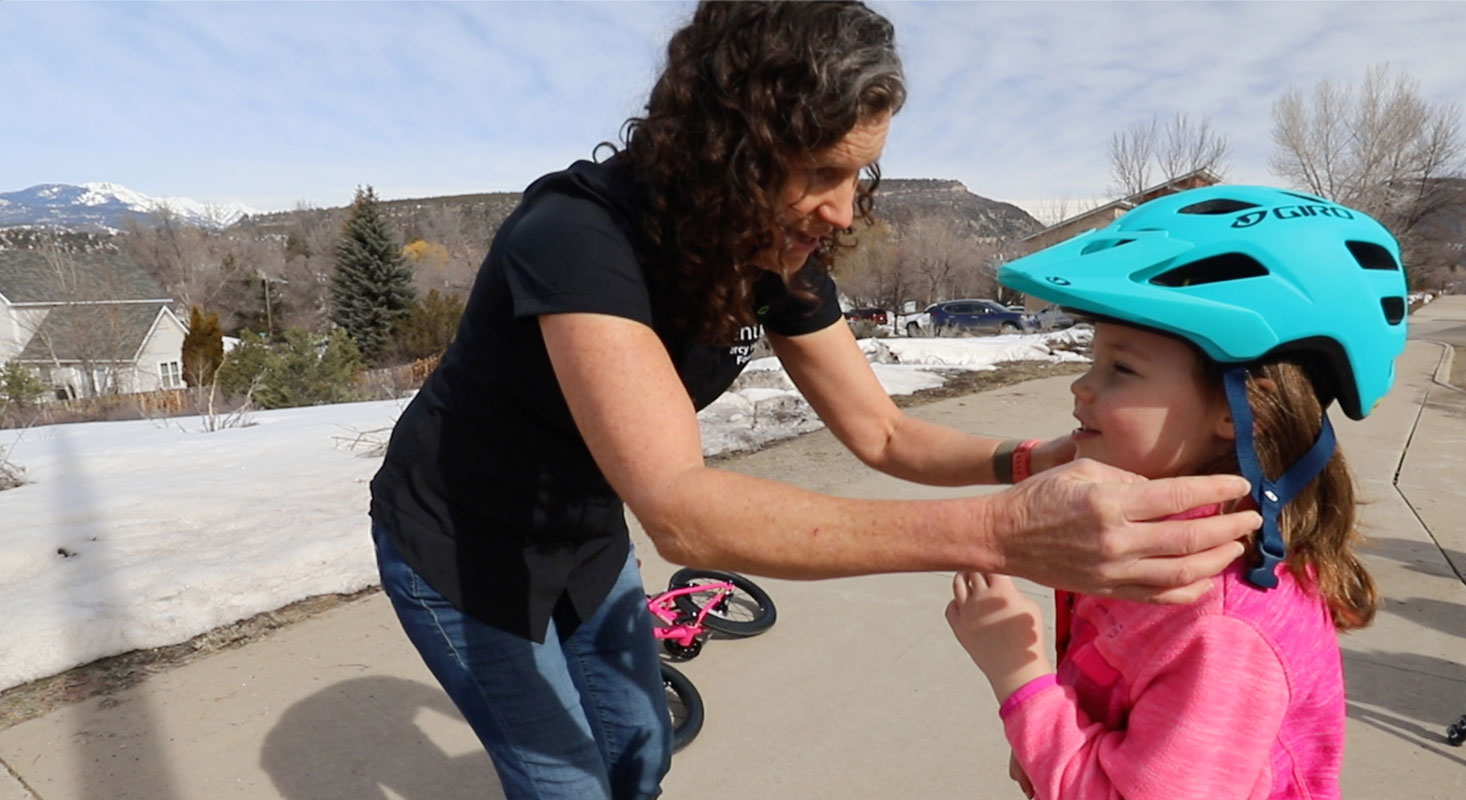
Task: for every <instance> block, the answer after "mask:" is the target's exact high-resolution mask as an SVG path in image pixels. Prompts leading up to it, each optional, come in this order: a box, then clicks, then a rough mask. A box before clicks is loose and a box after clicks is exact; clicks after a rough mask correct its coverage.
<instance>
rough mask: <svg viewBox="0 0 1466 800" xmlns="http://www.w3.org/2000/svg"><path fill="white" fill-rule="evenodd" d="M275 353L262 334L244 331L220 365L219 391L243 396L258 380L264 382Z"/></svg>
mask: <svg viewBox="0 0 1466 800" xmlns="http://www.w3.org/2000/svg"><path fill="white" fill-rule="evenodd" d="M273 359H274V354H273V353H271V352H270V343H269V342H267V341H265V337H264V336H263V335H262V334H259V333H255V332H254V331H242V332H241V333H240V335H239V344H236V345H235V346H234V349H232V350H230V351H229V357H228V358H226V359H224V363H223V364H220V365H219V391H221V392H223V393H224V395H225V396H226V397H235V398H243V397H244V396H245V395H246V394H247V393H248V392H249V391H250V388H251V387H256V386H257V382H258V383H263V382H264V378H265V374H266V373H267V372H268V371H269V369H270V364H271V361H272V360H273Z"/></svg>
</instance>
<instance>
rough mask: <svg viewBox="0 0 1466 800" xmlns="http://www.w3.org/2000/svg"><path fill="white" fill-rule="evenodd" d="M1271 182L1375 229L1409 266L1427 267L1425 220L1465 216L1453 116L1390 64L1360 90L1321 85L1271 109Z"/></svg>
mask: <svg viewBox="0 0 1466 800" xmlns="http://www.w3.org/2000/svg"><path fill="white" fill-rule="evenodd" d="M1273 142H1274V143H1275V144H1276V145H1277V151H1276V152H1275V153H1274V155H1273V157H1272V159H1271V166H1272V170H1273V172H1274V174H1276V175H1278V176H1279V177H1281V178H1283V179H1285V180H1287V181H1288V182H1290V183H1292V184H1293V185H1294V186H1296V187H1298V188H1301V189H1305V190H1307V191H1310V192H1313V193H1314V194H1317V195H1320V196H1322V197H1325V198H1327V199H1329V200H1333V201H1335V202H1338V203H1342V204H1344V205H1347V206H1349V207H1351V208H1357V209H1359V210H1360V211H1363V212H1365V213H1366V214H1369V215H1371V216H1373V217H1375V218H1376V219H1379V220H1380V221H1381V222H1383V223H1384V224H1385V225H1386V226H1388V227H1389V228H1390V229H1391V231H1392V232H1393V233H1394V234H1395V236H1397V237H1398V238H1399V239H1400V243H1401V245H1402V246H1403V247H1404V248H1405V250H1406V262H1407V265H1415V266H1418V267H1420V268H1422V269H1428V268H1429V267H1431V266H1433V264H1432V263H1431V262H1432V261H1433V260H1434V258H1435V257H1434V256H1432V253H1434V252H1435V251H1437V250H1439V248H1433V247H1432V246H1431V245H1430V242H1431V239H1432V238H1433V234H1432V233H1431V230H1432V228H1435V227H1440V226H1432V225H1430V224H1427V223H1428V221H1429V220H1431V219H1432V218H1436V217H1439V216H1443V215H1454V214H1460V213H1466V183H1463V181H1461V180H1459V178H1460V177H1461V176H1462V175H1463V171H1466V161H1463V153H1466V149H1463V141H1462V138H1461V111H1460V108H1459V107H1458V106H1457V105H1456V104H1454V103H1440V104H1434V103H1431V102H1429V101H1427V100H1426V99H1425V98H1424V97H1422V96H1421V94H1420V89H1419V82H1418V81H1416V80H1415V79H1414V78H1413V77H1411V76H1409V75H1406V74H1403V73H1399V74H1397V73H1394V72H1393V71H1392V70H1391V68H1390V66H1389V65H1388V64H1376V65H1374V66H1372V67H1370V68H1369V69H1368V70H1366V71H1365V74H1364V82H1363V83H1362V84H1360V85H1359V86H1358V87H1352V86H1341V85H1339V84H1336V83H1334V82H1333V81H1331V80H1329V79H1327V78H1324V79H1322V80H1320V81H1319V82H1318V83H1317V84H1316V85H1315V87H1314V90H1313V94H1312V96H1311V98H1310V97H1306V96H1305V95H1304V93H1303V91H1302V90H1300V89H1299V88H1297V87H1290V88H1289V89H1288V90H1287V91H1285V92H1284V93H1283V95H1282V96H1281V97H1279V98H1278V99H1277V100H1276V101H1275V102H1274V103H1273Z"/></svg>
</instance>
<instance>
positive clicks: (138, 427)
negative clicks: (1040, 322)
mask: <svg viewBox="0 0 1466 800" xmlns="http://www.w3.org/2000/svg"><path fill="white" fill-rule="evenodd" d="M1090 334H1091V332H1090V330H1089V329H1088V328H1079V329H1070V330H1068V331H1062V332H1058V333H1053V334H1046V335H1044V334H1036V335H1026V336H1016V335H1015V336H995V337H987V338H970V339H901V338H896V339H867V340H864V341H862V342H861V346H862V348H863V349H864V350H865V352H866V354H867V356H868V357H869V358H870V359H871V361H872V365H873V368H874V369H875V372H876V376H877V377H878V378H879V379H880V381H881V383H882V385H883V386H884V387H885V388H886V390H887V391H888V392H889V393H891V394H909V393H911V392H914V391H917V390H919V389H923V388H927V387H932V386H937V385H940V384H941V382H942V380H943V378H942V377H941V376H940V375H939V374H937V373H936V372H933V369H934V368H940V369H993V368H994V365H995V364H997V363H998V362H1002V361H1011V360H1044V361H1082V360H1084V358H1083V357H1082V356H1079V355H1077V354H1076V353H1074V352H1070V351H1068V350H1064V349H1054V348H1063V347H1066V346H1073V345H1079V344H1084V343H1086V342H1087V341H1088V337H1089V336H1090ZM406 403H407V401H406V400H390V401H382V402H371V403H349V404H340V405H331V406H315V407H311V408H293V409H280V410H275V411H263V412H254V413H252V414H250V415H249V416H248V417H247V418H246V419H245V420H244V421H245V423H246V424H245V426H243V427H230V428H224V429H221V430H214V431H212V432H205V430H206V427H207V426H206V425H205V420H202V419H200V418H199V417H178V418H173V419H166V420H162V419H160V420H136V421H128V422H90V423H76V424H69V425H53V426H45V427H37V428H31V429H28V430H0V461H8V462H9V463H10V464H11V465H13V466H18V467H21V468H23V470H24V473H23V478H24V480H25V481H26V483H24V484H23V485H21V486H19V487H17V488H14V489H9V490H6V491H0V536H3V537H4V540H5V545H4V547H3V548H0V619H3V620H5V622H4V624H3V625H0V689H5V688H9V687H12V686H17V685H19V684H22V683H25V682H28V681H31V680H35V679H37V678H42V677H46V676H49V675H54V674H56V673H59V672H62V671H65V670H67V669H70V668H72V667H75V666H78V665H81V664H86V663H89V662H91V661H94V660H96V659H98V658H103V657H106V656H110V655H116V654H119V653H124V652H127V651H129V650H134V649H139V648H149V647H159V646H163V645H169V644H176V643H179V642H183V641H187V640H188V639H190V638H192V637H194V636H196V635H198V634H201V633H204V632H206V631H209V630H211V629H213V628H216V627H218V626H221V625H227V624H229V623H231V622H236V621H238V620H241V619H246V618H248V617H251V616H254V615H256V614H259V613H263V612H266V611H272V610H274V609H277V608H280V607H283V606H285V605H288V604H290V603H292V602H295V601H297V600H301V599H304V598H307V597H311V596H315V595H320V594H328V593H347V592H354V591H357V590H360V589H364V588H367V587H370V586H373V585H375V584H376V583H377V577H376V567H375V563H374V561H373V556H372V548H371V545H370V536H369V533H368V519H367V503H368V483H369V482H370V480H371V478H372V475H373V474H374V473H375V472H376V469H377V466H378V465H379V464H380V462H381V458H380V456H379V455H377V454H375V453H374V452H373V451H374V450H375V449H376V446H377V445H378V444H381V443H384V442H385V441H386V437H387V435H388V433H389V431H390V428H391V426H392V424H393V422H394V421H395V420H396V418H397V416H398V415H399V414H400V413H401V411H402V409H403V407H405V405H406ZM699 421H700V423H701V427H702V433H703V442H704V452H705V454H707V455H715V454H718V453H725V452H732V451H736V450H740V449H752V448H757V447H761V446H763V445H766V444H768V443H769V442H772V441H776V440H778V439H783V438H788V437H790V436H794V435H797V434H799V433H803V432H805V431H809V430H814V429H816V428H818V427H820V423H819V420H818V419H817V418H815V415H814V413H813V412H812V411H811V410H810V408H809V406H808V404H807V403H805V401H804V399H803V398H802V397H801V396H800V395H799V394H798V392H797V391H795V390H794V388H793V385H792V384H791V383H790V381H789V379H788V376H787V375H785V374H784V372H783V369H782V368H781V367H780V366H779V364H778V362H777V360H775V359H759V360H757V361H755V362H753V363H751V364H749V366H748V369H747V371H746V372H745V374H744V376H743V377H741V378H740V379H739V383H737V384H735V385H734V386H733V388H732V389H731V390H730V391H729V392H727V393H725V394H724V395H723V396H722V397H720V398H719V399H718V400H717V401H715V402H714V403H713V404H712V405H710V406H709V407H707V408H706V409H704V410H703V411H702V412H701V414H699Z"/></svg>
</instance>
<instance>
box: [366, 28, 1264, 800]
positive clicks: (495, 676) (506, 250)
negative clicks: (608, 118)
mask: <svg viewBox="0 0 1466 800" xmlns="http://www.w3.org/2000/svg"><path fill="white" fill-rule="evenodd" d="M905 92H906V90H905V85H904V83H903V79H902V74H901V66H900V62H899V60H898V58H897V56H896V51H895V46H894V42H893V38H892V30H891V26H890V24H889V23H888V22H887V21H886V20H885V19H883V18H882V17H880V16H879V15H877V14H875V13H873V12H871V11H870V10H868V9H866V8H865V7H864V6H862V5H860V4H834V3H777V2H776V3H704V4H702V5H700V6H699V7H698V8H697V11H696V12H695V15H694V17H693V19H692V21H691V23H689V24H688V25H687V26H686V27H684V28H683V29H682V30H680V31H679V32H677V33H676V34H675V35H674V36H673V38H672V40H671V43H670V44H669V46H668V51H667V63H666V67H665V69H664V71H663V73H662V75H661V77H660V79H659V80H658V82H657V84H656V86H655V87H654V88H653V90H652V93H651V97H650V100H649V101H648V104H647V113H646V116H644V117H641V118H637V119H633V120H631V121H630V122H629V123H628V124H627V128H626V131H625V137H624V138H625V142H624V149H622V150H621V151H620V152H619V153H617V154H615V155H614V156H613V157H611V158H609V159H608V160H606V161H604V162H602V163H591V162H584V161H582V162H578V163H576V164H574V165H572V166H571V167H570V168H569V169H567V170H565V171H563V172H558V173H553V174H551V175H547V176H545V177H544V178H541V179H540V180H538V181H536V182H535V183H534V184H533V185H531V186H530V187H529V188H528V189H527V190H526V191H525V193H524V197H523V200H522V202H521V204H520V206H519V208H518V209H517V210H516V211H515V212H514V213H513V214H512V215H511V216H510V217H509V218H508V219H507V220H506V221H505V222H504V224H503V225H502V226H501V228H500V230H499V232H498V234H497V235H496V236H495V239H494V242H493V244H492V246H491V247H490V250H489V254H488V257H487V259H486V260H485V261H484V265H483V267H482V268H481V270H480V273H479V276H478V279H477V281H476V282H475V285H474V289H473V292H472V294H471V296H470V298H469V301H468V304H467V309H466V311H465V313H464V317H463V322H462V323H461V325H460V327H459V331H458V335H457V337H456V339H455V340H454V342H453V344H452V345H451V346H450V348H449V349H448V352H447V353H446V354H445V355H444V358H443V362H442V364H441V366H440V367H439V368H438V370H437V371H436V372H435V373H434V374H433V375H432V377H431V378H429V380H428V382H427V383H426V384H425V385H424V387H423V389H422V391H421V392H420V393H419V394H418V396H417V397H416V398H415V399H414V400H413V402H412V404H411V405H409V407H408V408H407V410H406V411H405V412H404V413H403V416H402V418H401V420H399V422H398V424H397V427H396V429H395V430H394V431H393V435H392V441H391V445H390V448H389V450H388V453H387V457H386V459H385V462H384V463H383V466H382V469H381V471H380V472H379V473H378V475H377V477H376V478H375V480H374V481H373V483H372V495H373V498H372V518H373V521H374V527H373V534H374V537H375V539H376V543H377V549H378V560H379V563H380V565H381V571H382V581H383V586H384V588H385V590H386V591H387V593H388V594H389V595H390V596H391V598H392V601H393V605H394V608H395V609H396V611H397V614H398V617H399V619H400V620H401V621H402V624H403V626H404V628H405V629H406V630H407V632H408V635H409V637H410V638H412V640H413V643H414V645H415V646H416V647H417V648H418V650H419V652H420V653H421V654H422V655H423V658H424V660H425V661H426V662H427V663H428V665H429V667H430V668H431V669H432V670H433V673H434V675H435V676H436V677H437V679H438V680H439V681H440V682H441V683H442V684H443V686H444V688H445V689H446V690H447V691H448V693H449V695H451V696H452V697H453V699H454V701H455V703H457V705H458V707H459V708H460V709H461V710H462V711H463V714H464V716H465V717H466V718H467V719H468V721H469V723H470V724H471V725H472V726H473V727H474V730H475V731H476V732H477V734H478V735H479V737H480V739H481V740H482V741H483V742H484V745H485V747H486V748H487V749H488V750H489V752H490V754H491V756H492V757H493V760H494V764H495V767H496V769H497V770H498V772H499V775H500V778H501V779H502V781H503V783H504V789H505V792H506V794H507V795H508V796H509V797H511V798H516V797H521V796H535V797H576V798H585V797H617V798H621V797H654V796H656V795H657V794H658V792H659V788H658V786H659V782H660V779H661V776H662V775H663V774H664V773H665V771H666V768H667V764H668V760H669V755H668V752H669V733H668V724H667V715H666V708H665V704H664V699H663V691H662V686H661V682H660V677H659V673H658V667H657V655H656V649H655V647H654V642H653V638H652V636H651V633H650V630H649V615H648V614H647V612H646V610H645V608H644V595H643V590H642V586H641V582H640V577H639V575H638V573H637V571H636V562H635V554H634V553H633V552H632V550H631V544H630V540H629V537H628V535H627V531H626V526H625V521H624V518H623V506H622V502H623V501H624V503H625V504H626V506H628V507H629V508H630V510H631V511H632V513H634V514H635V515H636V516H637V518H638V520H640V521H641V523H642V525H643V527H644V528H645V529H646V532H647V534H648V536H649V537H650V538H651V540H652V541H653V542H654V543H655V545H656V547H657V549H658V551H659V552H660V554H661V555H662V556H663V557H665V558H666V559H667V560H669V561H673V562H676V563H681V564H691V565H696V566H702V567H718V568H725V569H734V570H741V571H745V572H749V573H753V574H757V575H769V576H775V577H784V578H822V577H835V576H847V575H860V574H867V573H876V572H890V571H914V570H957V569H966V570H997V571H1002V572H1006V573H1010V574H1016V575H1021V576H1024V577H1028V578H1031V579H1034V580H1037V581H1040V582H1043V583H1045V584H1048V585H1055V586H1062V587H1065V588H1072V589H1078V590H1082V591H1087V592H1091V593H1099V594H1110V595H1118V596H1126V597H1135V598H1145V599H1151V600H1157V601H1181V600H1186V599H1189V598H1191V597H1194V596H1196V595H1197V594H1198V593H1200V592H1201V591H1202V590H1204V589H1205V588H1206V586H1207V585H1208V580H1207V576H1209V575H1212V574H1214V573H1216V572H1217V571H1219V570H1220V569H1221V568H1222V566H1223V565H1225V564H1226V563H1227V562H1229V561H1231V560H1232V559H1233V558H1235V557H1236V556H1237V555H1238V554H1240V552H1241V551H1240V546H1239V545H1237V544H1235V542H1234V541H1233V540H1235V539H1237V538H1239V537H1241V536H1243V535H1245V534H1246V533H1247V532H1249V531H1250V530H1252V529H1253V528H1255V527H1256V525H1257V518H1256V516H1255V515H1254V514H1250V513H1248V514H1240V515H1231V516H1224V517H1216V518H1212V519H1207V520H1196V521H1192V522H1185V523H1175V522H1167V523H1135V522H1130V520H1145V519H1152V518H1156V517H1161V516H1164V515H1166V514H1169V513H1172V512H1175V511H1179V510H1181V509H1184V508H1190V507H1192V506H1196V505H1200V504H1202V503H1207V502H1219V501H1223V500H1227V499H1231V498H1233V497H1236V496H1238V495H1241V494H1243V493H1244V492H1245V491H1246V484H1245V482H1244V481H1242V480H1241V479H1239V478H1235V477H1233V478H1228V477H1209V478H1195V479H1186V480H1178V481H1172V482H1165V483H1160V482H1158V483H1155V484H1144V483H1141V482H1139V481H1140V479H1139V478H1137V477H1136V476H1133V475H1130V474H1128V473H1123V472H1121V471H1119V470H1114V469H1108V468H1105V467H1102V466H1099V465H1097V464H1094V463H1091V462H1079V463H1075V464H1072V465H1069V466H1066V467H1063V468H1061V469H1057V470H1050V471H1048V472H1046V473H1044V474H1043V475H1040V476H1037V477H1035V478H1034V479H1033V480H1031V481H1029V482H1027V483H1025V485H1023V486H1020V487H1017V488H1015V489H1013V490H1011V491H1008V492H1004V493H1002V494H998V495H990V496H985V497H973V498H964V499H959V500H943V501H924V502H894V501H872V500H857V499H849V498H836V497H830V496H824V495H819V494H815V493H812V492H808V491H804V490H802V489H798V488H795V487H792V486H787V485H782V484H778V483H774V482H770V481H765V480H760V479H757V478H752V477H748V476H744V475H737V474H734V473H730V472H725V471H722V470H716V469H711V468H709V467H707V466H706V465H705V464H704V463H703V459H702V448H701V445H700V442H699V439H698V425H697V418H696V416H695V413H696V409H698V408H701V407H702V406H704V405H706V404H707V403H709V402H711V401H712V400H713V399H714V398H716V397H717V396H718V395H719V394H720V393H722V392H723V391H724V390H725V389H726V388H727V387H728V385H729V384H730V383H731V382H732V380H733V378H734V377H735V376H736V375H737V374H738V372H739V370H740V369H741V368H742V367H743V364H744V362H745V361H746V360H747V353H748V349H749V348H748V346H749V345H751V344H752V343H753V342H754V341H756V340H757V338H758V337H759V335H760V333H761V332H763V333H767V335H768V339H769V342H770V343H771V345H772V346H773V349H774V352H775V353H776V354H777V355H778V357H779V358H780V360H781V361H782V362H783V364H784V366H785V368H786V369H787V371H788V373H789V375H790V376H791V377H792V378H793V380H794V382H795V383H796V384H797V385H798V386H799V388H800V390H801V391H802V392H803V394H804V396H805V397H806V398H807V399H808V400H809V402H810V404H811V405H812V406H813V407H814V409H815V410H816V411H817V412H818V413H819V414H820V416H821V418H822V419H823V420H824V422H825V423H826V424H827V425H828V426H829V428H830V430H831V431H832V432H833V433H834V434H835V435H836V436H837V437H838V438H839V439H840V440H841V442H843V443H844V444H845V445H846V446H847V447H849V448H850V450H851V451H853V452H854V453H855V454H856V455H857V456H858V457H860V459H861V460H862V461H864V462H865V463H866V464H869V465H870V466H872V467H874V468H876V469H879V470H881V471H883V472H886V473H889V474H891V475H895V476H898V477H901V478H905V479H908V480H912V481H919V482H922V483H929V484H937V485H949V486H955V485H967V484H980V483H994V482H997V479H998V478H999V477H1000V476H1001V475H1002V474H1003V472H1004V471H1005V470H1006V469H1007V468H1008V466H1009V459H1010V458H1011V457H1012V456H1013V454H1014V452H1015V448H1013V447H1012V446H1011V445H1009V446H1004V443H1001V442H999V441H997V440H993V439H986V438H982V437H974V436H969V435H966V434H963V433H959V432H957V431H954V430H950V429H946V428H942V427H939V426H936V425H932V424H929V423H926V422H922V421H919V420H915V419H911V418H909V417H907V416H905V415H904V414H902V413H901V411H900V410H899V409H897V407H896V406H895V405H894V404H893V403H892V402H891V400H890V398H889V397H888V396H887V395H886V394H885V392H884V391H883V390H882V388H881V386H880V383H879V382H878V381H877V380H876V378H875V376H874V374H873V372H872V371H871V369H870V367H869V364H868V363H867V361H866V359H865V357H864V356H863V355H862V353H861V351H860V349H859V347H858V346H857V345H856V342H855V340H854V338H853V337H852V335H851V333H850V331H849V328H848V326H847V325H845V324H843V323H842V322H841V316H840V311H839V308H838V306H837V304H836V300H835V288H834V284H833V283H832V281H831V280H830V278H829V276H828V264H829V263H830V261H831V259H832V258H833V257H834V256H835V254H836V251H837V250H838V245H837V239H838V237H839V236H840V234H841V233H842V232H844V231H845V230H846V229H847V228H850V227H851V226H852V224H853V222H854V219H855V216H856V215H857V214H859V215H860V216H861V217H862V218H867V219H868V216H869V212H870V208H871V202H872V198H871V191H872V190H873V188H874V185H875V183H876V181H877V180H878V177H879V171H878V169H877V167H876V161H877V159H878V158H879V156H880V154H881V151H882V148H883V147H884V144H885V139H886V134H887V131H888V129H889V126H890V121H891V117H892V115H894V114H895V113H896V112H897V111H898V110H900V107H901V105H902V102H903V101H904V99H905ZM613 149H614V148H613ZM863 172H865V173H868V174H869V175H870V178H871V179H870V182H869V185H863V184H862V183H861V182H860V177H861V174H862V173H863ZM1016 452H1017V453H1019V454H1020V457H1031V458H1032V461H1033V467H1034V471H1035V472H1038V471H1041V470H1044V469H1045V468H1048V467H1052V466H1055V465H1056V464H1059V463H1061V462H1064V461H1067V460H1068V459H1069V458H1070V457H1071V451H1070V446H1069V445H1067V444H1066V443H1064V442H1063V441H1060V440H1056V441H1054V442H1050V443H1047V444H1043V445H1040V446H1039V447H1037V448H1036V449H1034V450H1032V452H1030V451H1029V449H1028V448H1026V447H1023V448H1017V449H1016ZM1076 534H1080V535H1076Z"/></svg>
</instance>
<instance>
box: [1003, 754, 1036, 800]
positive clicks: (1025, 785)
mask: <svg viewBox="0 0 1466 800" xmlns="http://www.w3.org/2000/svg"><path fill="white" fill-rule="evenodd" d="M1008 777H1010V778H1012V779H1013V780H1015V781H1017V782H1018V788H1019V789H1022V790H1023V796H1024V797H1027V798H1028V800H1033V781H1031V780H1029V779H1028V773H1027V772H1024V771H1023V765H1022V764H1019V763H1018V754H1017V753H1015V752H1013V751H1012V750H1009V751H1008Z"/></svg>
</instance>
